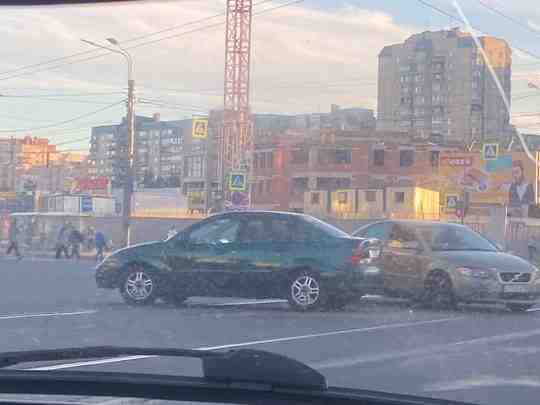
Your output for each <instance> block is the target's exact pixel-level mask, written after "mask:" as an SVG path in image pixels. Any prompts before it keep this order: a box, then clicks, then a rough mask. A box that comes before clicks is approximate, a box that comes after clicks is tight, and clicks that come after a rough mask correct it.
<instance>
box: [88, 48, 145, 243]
mask: <svg viewBox="0 0 540 405" xmlns="http://www.w3.org/2000/svg"><path fill="white" fill-rule="evenodd" d="M81 41H82V42H84V43H85V44H88V45H91V46H94V47H96V48H102V49H106V50H108V51H110V52H114V53H118V54H120V55H122V56H123V57H124V58H125V59H126V62H127V66H128V101H127V125H128V140H127V168H126V179H125V183H124V204H123V210H122V214H123V215H122V217H123V228H124V242H125V245H126V246H129V245H130V242H131V200H132V195H133V182H134V173H133V160H134V156H135V114H134V105H135V81H134V80H133V59H132V57H131V54H130V53H129V52H128V51H127V50H126V49H125V48H123V47H122V46H121V45H120V43H119V42H118V41H117V40H116V39H114V38H107V42H109V43H110V44H111V45H114V46H115V48H112V47H109V46H107V45H102V44H98V43H96V42H93V41H89V40H87V39H81Z"/></svg>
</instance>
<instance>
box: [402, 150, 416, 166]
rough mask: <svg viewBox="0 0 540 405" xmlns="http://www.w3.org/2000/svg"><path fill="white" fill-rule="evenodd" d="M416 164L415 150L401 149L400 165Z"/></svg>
mask: <svg viewBox="0 0 540 405" xmlns="http://www.w3.org/2000/svg"><path fill="white" fill-rule="evenodd" d="M413 164H414V150H412V149H406V150H400V151H399V166H400V167H409V166H412V165H413Z"/></svg>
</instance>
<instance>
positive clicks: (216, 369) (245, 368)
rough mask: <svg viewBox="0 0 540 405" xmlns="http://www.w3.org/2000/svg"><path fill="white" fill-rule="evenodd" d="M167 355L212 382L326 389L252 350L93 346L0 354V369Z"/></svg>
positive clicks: (313, 377)
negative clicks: (197, 364) (189, 363)
mask: <svg viewBox="0 0 540 405" xmlns="http://www.w3.org/2000/svg"><path fill="white" fill-rule="evenodd" d="M131 355H135V356H138V355H143V356H167V357H189V358H199V359H201V360H202V366H203V374H204V377H205V378H206V379H208V380H212V381H237V382H247V383H259V382H263V383H265V384H272V385H275V386H288V387H294V386H301V387H304V388H305V387H309V388H316V389H321V390H323V389H326V380H325V378H324V376H323V375H322V374H320V373H319V372H318V371H316V370H314V369H312V368H311V367H309V366H307V365H305V364H304V363H301V362H299V361H297V360H294V359H291V358H289V357H286V356H282V355H279V354H275V353H271V352H267V351H263V350H252V349H241V350H229V351H225V352H223V351H215V350H192V349H173V348H171V349H168V348H144V347H117V346H94V347H75V348H64V349H52V350H34V351H32V350H29V351H20V352H6V353H0V368H4V367H8V366H13V365H16V364H20V363H29V362H44V361H59V360H81V359H91V358H100V357H113V356H131Z"/></svg>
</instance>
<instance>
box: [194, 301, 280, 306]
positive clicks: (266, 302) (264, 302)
mask: <svg viewBox="0 0 540 405" xmlns="http://www.w3.org/2000/svg"><path fill="white" fill-rule="evenodd" d="M286 302H287V300H257V301H233V302H222V303H219V304H208V306H211V307H228V306H235V307H236V306H239V305H258V304H283V303H286ZM196 305H205V306H206V304H199V303H197V304H196Z"/></svg>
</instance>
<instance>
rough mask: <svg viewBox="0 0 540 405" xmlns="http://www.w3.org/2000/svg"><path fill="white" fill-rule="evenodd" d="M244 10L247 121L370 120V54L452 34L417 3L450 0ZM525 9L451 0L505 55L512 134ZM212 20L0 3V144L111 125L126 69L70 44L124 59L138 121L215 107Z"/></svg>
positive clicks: (217, 69)
mask: <svg viewBox="0 0 540 405" xmlns="http://www.w3.org/2000/svg"><path fill="white" fill-rule="evenodd" d="M253 3H254V8H253V12H254V17H253V31H252V60H251V63H252V66H251V108H252V111H253V112H255V113H290V114H294V113H307V112H326V111H329V109H330V105H331V104H338V105H341V106H343V107H365V108H372V109H375V110H376V105H377V55H378V53H379V51H380V50H381V49H382V47H384V46H385V45H389V44H393V43H398V42H402V41H403V40H405V39H406V38H407V37H408V36H410V35H411V34H413V33H417V32H422V31H426V30H432V31H433V30H439V29H445V28H451V27H456V26H460V24H459V22H458V21H456V20H454V19H452V18H451V17H449V16H446V15H442V14H441V13H440V12H438V11H436V10H435V9H433V8H431V7H429V5H432V6H434V7H436V8H438V9H440V10H442V11H444V12H445V13H448V14H451V15H455V16H457V15H458V13H457V12H456V9H455V7H454V5H453V2H452V0H337V1H336V0H303V1H299V0H297V1H293V0H253ZM535 3H536V1H534V0H513V1H512V2H508V1H504V0H459V4H460V6H461V7H462V8H463V10H464V13H465V14H466V16H467V18H468V19H469V20H470V22H471V24H472V26H473V27H474V28H475V30H477V32H478V33H484V34H490V35H494V36H497V37H500V38H504V39H505V40H507V41H508V42H509V44H510V45H511V46H512V47H513V77H512V94H513V97H512V98H513V99H512V122H513V123H514V124H515V125H516V126H517V127H518V129H521V130H522V132H525V133H538V134H540V106H538V105H537V104H539V103H540V90H537V89H532V88H530V87H529V86H528V83H529V82H532V83H536V84H537V85H538V86H539V87H540V41H539V37H540V8H539V7H537V6H536V7H535ZM426 4H427V5H426ZM486 6H487V7H486ZM494 10H495V11H494ZM224 11H225V1H224V0H176V1H165V2H164V1H141V2H132V3H121V4H109V5H104V4H100V5H85V6H81V5H77V6H46V7H2V12H1V13H0V35H2V37H3V40H2V46H1V48H0V49H1V54H0V137H3V136H11V135H14V136H17V137H21V136H24V135H27V134H30V135H32V136H39V137H48V138H50V139H51V140H52V141H53V142H55V143H58V144H59V145H60V148H61V149H65V150H79V149H85V148H87V147H88V138H89V133H90V127H91V126H95V125H103V124H108V123H111V124H114V123H117V122H119V120H120V119H121V117H122V116H123V115H124V113H125V104H124V103H123V100H124V99H125V97H126V87H127V86H126V80H127V68H126V63H125V61H124V59H123V58H122V56H121V55H118V54H115V53H110V52H107V51H102V50H96V49H95V48H93V47H92V46H90V45H88V44H86V43H83V42H82V41H81V39H87V40H91V41H94V42H98V43H101V44H106V38H110V37H113V38H115V39H117V40H118V41H119V42H120V43H121V44H123V46H124V47H126V48H128V49H129V51H130V52H131V54H132V56H133V60H134V62H135V74H134V78H135V85H136V94H137V103H136V107H135V108H136V113H137V114H139V115H151V114H152V113H155V112H159V113H160V114H161V117H162V119H183V118H190V117H192V116H193V115H201V114H206V113H207V112H208V110H209V109H212V108H221V107H222V105H223V70H224V35H225V33H224V31H225V28H224V21H225V16H224ZM497 12H499V13H497ZM501 13H502V14H504V16H502V15H501ZM461 25H462V24H461ZM74 54H77V56H72V55H74Z"/></svg>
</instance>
